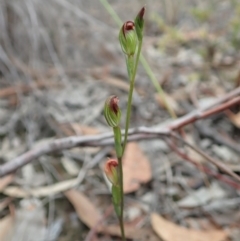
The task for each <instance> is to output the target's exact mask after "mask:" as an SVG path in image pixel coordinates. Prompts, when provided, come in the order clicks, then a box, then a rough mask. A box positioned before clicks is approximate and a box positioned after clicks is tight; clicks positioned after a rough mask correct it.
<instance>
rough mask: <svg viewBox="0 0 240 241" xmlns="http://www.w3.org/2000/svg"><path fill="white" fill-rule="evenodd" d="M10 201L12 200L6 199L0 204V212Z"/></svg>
mask: <svg viewBox="0 0 240 241" xmlns="http://www.w3.org/2000/svg"><path fill="white" fill-rule="evenodd" d="M11 201H12V198H10V197H8V198H6V199H4V200H3V201H2V202H0V212H1V211H2V210H3V209H4V208H6V207H7V206H8V204H9V203H10V202H11Z"/></svg>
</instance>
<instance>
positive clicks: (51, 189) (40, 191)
mask: <svg viewBox="0 0 240 241" xmlns="http://www.w3.org/2000/svg"><path fill="white" fill-rule="evenodd" d="M77 182H78V180H77V178H74V179H70V180H66V181H62V182H58V183H55V184H53V185H49V186H45V187H39V188H33V189H28V190H25V189H22V188H20V187H16V186H11V187H7V188H5V189H4V190H3V193H4V194H5V195H7V196H10V197H17V198H26V197H29V196H32V197H45V196H49V195H55V194H57V193H60V192H64V191H66V190H68V189H70V188H72V187H74V186H75V185H76V184H77Z"/></svg>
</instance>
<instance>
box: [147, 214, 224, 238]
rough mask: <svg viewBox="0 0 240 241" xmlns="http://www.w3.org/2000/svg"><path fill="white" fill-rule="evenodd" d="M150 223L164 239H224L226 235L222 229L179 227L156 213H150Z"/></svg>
mask: <svg viewBox="0 0 240 241" xmlns="http://www.w3.org/2000/svg"><path fill="white" fill-rule="evenodd" d="M151 224H152V227H153V230H154V231H155V232H156V233H157V235H158V236H159V237H160V238H162V239H163V240H164V241H183V240H187V241H207V240H209V241H224V240H225V239H226V238H227V236H228V235H227V233H226V232H224V231H223V230H212V231H200V230H194V229H188V228H185V227H181V226H179V225H176V224H175V223H172V222H170V221H168V220H166V219H164V218H163V217H161V216H160V215H158V214H156V213H152V215H151Z"/></svg>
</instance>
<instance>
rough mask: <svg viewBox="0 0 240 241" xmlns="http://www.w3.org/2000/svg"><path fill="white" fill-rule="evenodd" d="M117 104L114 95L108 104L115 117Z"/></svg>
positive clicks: (117, 100) (116, 98)
mask: <svg viewBox="0 0 240 241" xmlns="http://www.w3.org/2000/svg"><path fill="white" fill-rule="evenodd" d="M118 102H119V99H118V97H117V96H116V95H114V96H112V97H111V99H110V102H109V107H110V109H111V110H112V111H113V112H114V113H115V114H116V115H117V113H118V109H119V108H118Z"/></svg>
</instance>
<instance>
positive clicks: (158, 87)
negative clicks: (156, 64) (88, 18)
mask: <svg viewBox="0 0 240 241" xmlns="http://www.w3.org/2000/svg"><path fill="white" fill-rule="evenodd" d="M100 2H101V3H102V5H103V6H104V7H105V9H106V10H107V11H108V13H109V14H110V15H111V16H112V18H113V19H114V21H115V22H116V23H117V25H118V26H119V27H121V25H122V21H121V19H120V18H119V17H118V15H117V13H116V12H115V11H114V9H113V8H112V6H111V5H110V4H109V2H108V1H107V0H100ZM140 61H141V63H142V65H143V68H144V69H145V71H146V73H147V75H148V76H149V78H150V80H151V81H152V84H153V85H154V87H155V89H156V90H157V92H158V94H159V96H160V98H161V99H162V100H163V103H164V105H165V107H166V109H167V111H168V113H169V114H170V115H171V117H172V118H173V119H175V118H176V114H175V112H174V110H173V108H172V107H171V105H170V104H169V103H167V100H166V94H165V92H164V90H163V89H162V86H161V85H160V84H159V83H158V80H157V78H156V76H155V75H154V73H153V71H152V70H151V67H150V66H149V64H148V62H147V61H146V59H145V58H144V56H143V55H140Z"/></svg>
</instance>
